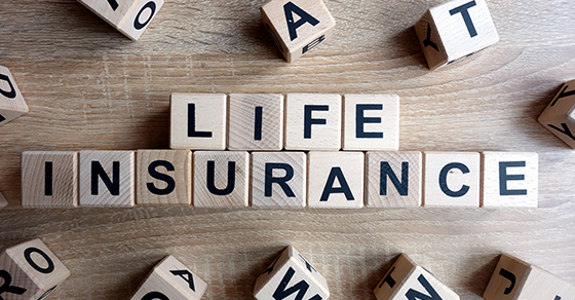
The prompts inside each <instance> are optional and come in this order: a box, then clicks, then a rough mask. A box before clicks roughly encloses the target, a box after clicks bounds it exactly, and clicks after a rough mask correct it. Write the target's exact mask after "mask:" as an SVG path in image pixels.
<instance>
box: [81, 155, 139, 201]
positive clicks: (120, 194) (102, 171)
mask: <svg viewBox="0 0 575 300" xmlns="http://www.w3.org/2000/svg"><path fill="white" fill-rule="evenodd" d="M134 156H135V155H134V152H133V151H80V179H79V180H80V206H95V207H103V206H115V207H131V206H134V198H135V173H136V172H135V169H136V164H135V161H134Z"/></svg>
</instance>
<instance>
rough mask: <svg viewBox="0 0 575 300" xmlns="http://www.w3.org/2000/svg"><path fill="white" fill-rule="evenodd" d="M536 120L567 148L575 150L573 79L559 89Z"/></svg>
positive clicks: (574, 84) (574, 93)
mask: <svg viewBox="0 0 575 300" xmlns="http://www.w3.org/2000/svg"><path fill="white" fill-rule="evenodd" d="M537 120H538V121H539V123H541V125H543V126H544V127H545V128H547V129H548V130H549V131H551V132H552V133H553V134H554V135H556V136H557V137H558V138H560V139H561V140H562V141H563V142H565V143H566V144H567V145H569V147H571V148H573V149H575V79H574V80H571V81H568V82H566V83H565V84H564V85H563V86H562V87H561V90H559V93H558V94H557V95H556V96H555V98H553V100H552V101H551V102H549V105H547V107H546V108H545V110H544V111H543V112H542V113H541V115H540V116H539V119H537Z"/></svg>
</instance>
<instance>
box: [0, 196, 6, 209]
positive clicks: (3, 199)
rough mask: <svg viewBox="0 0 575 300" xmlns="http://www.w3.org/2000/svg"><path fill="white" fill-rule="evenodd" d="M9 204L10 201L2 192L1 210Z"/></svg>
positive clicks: (0, 198) (0, 197)
mask: <svg viewBox="0 0 575 300" xmlns="http://www.w3.org/2000/svg"><path fill="white" fill-rule="evenodd" d="M7 205H8V201H6V198H4V195H2V193H0V210H2V209H3V208H4V207H6V206H7Z"/></svg>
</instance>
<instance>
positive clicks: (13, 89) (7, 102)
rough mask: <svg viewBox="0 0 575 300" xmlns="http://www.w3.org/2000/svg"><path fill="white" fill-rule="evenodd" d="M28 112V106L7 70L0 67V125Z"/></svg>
mask: <svg viewBox="0 0 575 300" xmlns="http://www.w3.org/2000/svg"><path fill="white" fill-rule="evenodd" d="M27 112H28V105H26V102H25V101H24V97H22V93H21V92H20V90H19V89H18V86H17V85H16V82H15V81H14V77H12V73H10V70H8V68H6V67H3V66H0V125H4V124H6V123H8V122H10V121H11V120H14V119H16V118H18V117H19V116H21V115H23V114H25V113H27Z"/></svg>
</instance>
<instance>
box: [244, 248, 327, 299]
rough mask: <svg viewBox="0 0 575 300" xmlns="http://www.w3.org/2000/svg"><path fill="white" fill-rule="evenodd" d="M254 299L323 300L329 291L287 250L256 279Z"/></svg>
mask: <svg viewBox="0 0 575 300" xmlns="http://www.w3.org/2000/svg"><path fill="white" fill-rule="evenodd" d="M254 297H255V298H256V299H258V300H269V299H275V300H282V299H310V300H326V299H328V298H329V289H328V286H327V282H326V281H325V278H323V276H322V275H321V274H320V273H319V272H318V271H317V270H316V269H315V268H314V267H313V266H312V265H311V264H310V263H309V262H308V261H307V260H306V259H305V258H304V257H303V256H302V255H301V254H300V253H299V252H298V251H297V250H296V249H295V248H293V247H291V246H288V247H287V248H286V249H285V250H284V251H283V252H282V254H281V255H280V256H278V258H276V260H275V261H274V262H273V263H272V264H271V266H269V267H268V268H267V269H266V270H265V271H264V272H263V273H262V274H261V275H260V276H259V277H258V279H257V280H256V285H255V287H254ZM294 297H295V298H294Z"/></svg>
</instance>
